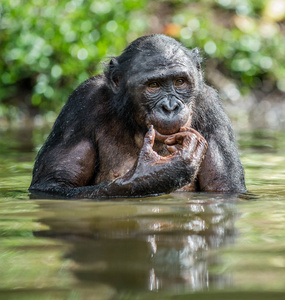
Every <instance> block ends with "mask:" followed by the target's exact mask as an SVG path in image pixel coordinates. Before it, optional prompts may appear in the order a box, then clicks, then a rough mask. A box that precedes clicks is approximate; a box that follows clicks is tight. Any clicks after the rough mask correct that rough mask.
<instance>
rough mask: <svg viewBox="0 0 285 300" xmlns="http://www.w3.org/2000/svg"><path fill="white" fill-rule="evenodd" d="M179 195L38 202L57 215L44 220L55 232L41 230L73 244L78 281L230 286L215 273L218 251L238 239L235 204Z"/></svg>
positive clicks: (121, 286)
mask: <svg viewBox="0 0 285 300" xmlns="http://www.w3.org/2000/svg"><path fill="white" fill-rule="evenodd" d="M186 195H187V194H185V196H184V197H186ZM181 197H182V196H181V195H180V196H173V195H172V196H168V197H159V198H157V199H156V200H153V199H150V200H143V201H139V200H135V201H134V202H132V201H120V202H101V203H94V202H76V201H74V202H69V201H51V200H49V201H41V200H39V201H38V204H39V206H40V208H41V209H43V210H45V211H50V212H52V214H51V215H52V217H46V218H45V219H42V220H40V221H41V222H42V223H44V224H47V225H48V226H49V228H50V229H49V230H48V231H41V232H36V235H40V236H50V237H53V238H60V239H64V240H66V241H68V243H70V244H71V245H72V247H71V249H72V250H70V251H69V253H66V257H67V258H69V259H71V261H72V262H73V263H72V264H71V266H72V267H71V269H72V272H73V273H74V274H75V276H76V278H77V279H78V281H79V282H78V283H79V284H80V286H82V285H85V286H86V287H88V286H94V284H96V283H103V284H107V285H109V286H110V287H112V288H116V289H117V290H126V289H128V290H130V289H133V290H136V289H139V290H144V291H155V290H174V289H175V290H176V291H178V290H182V289H183V290H195V291H197V290H204V289H208V288H210V287H214V288H223V287H229V286H230V285H231V277H230V274H226V273H225V272H222V274H219V273H218V272H213V271H211V270H213V269H217V268H219V267H221V265H222V262H221V258H220V256H219V255H220V254H219V253H218V251H215V249H217V248H220V247H221V246H225V245H228V244H231V243H233V242H234V239H235V236H236V230H235V227H234V224H235V220H236V219H237V217H238V213H237V211H236V206H235V203H233V202H226V201H223V199H222V198H221V196H213V197H214V198H213V201H209V199H211V198H210V197H209V196H207V200H203V198H202V197H203V195H200V196H196V198H198V199H195V200H194V201H193V200H191V201H189V200H188V199H187V198H186V199H185V200H183V199H181ZM188 197H189V194H188ZM199 197H200V198H199ZM191 199H193V197H192V198H191ZM199 199H200V200H199ZM227 200H228V199H227ZM154 201H155V202H154Z"/></svg>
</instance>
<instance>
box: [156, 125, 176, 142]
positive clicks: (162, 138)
mask: <svg viewBox="0 0 285 300" xmlns="http://www.w3.org/2000/svg"><path fill="white" fill-rule="evenodd" d="M154 130H155V140H157V141H160V142H163V143H164V141H165V140H166V139H167V138H168V137H169V136H170V135H172V134H175V133H177V132H179V131H180V128H179V130H178V131H176V132H173V133H170V134H161V133H160V132H158V131H157V130H156V129H154Z"/></svg>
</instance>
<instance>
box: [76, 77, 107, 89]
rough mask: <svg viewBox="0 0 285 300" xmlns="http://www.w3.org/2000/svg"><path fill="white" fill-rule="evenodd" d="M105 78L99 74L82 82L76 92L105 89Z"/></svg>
mask: <svg viewBox="0 0 285 300" xmlns="http://www.w3.org/2000/svg"><path fill="white" fill-rule="evenodd" d="M106 87H107V85H106V77H105V76H104V75H103V74H99V75H96V76H93V77H90V78H88V79H87V80H85V81H84V82H82V83H81V84H80V85H79V86H78V87H77V89H76V90H75V92H76V91H79V90H80V91H82V90H89V89H96V90H98V89H100V88H106Z"/></svg>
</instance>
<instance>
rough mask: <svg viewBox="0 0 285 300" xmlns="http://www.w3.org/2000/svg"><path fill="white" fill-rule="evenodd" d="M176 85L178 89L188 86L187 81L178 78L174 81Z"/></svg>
mask: <svg viewBox="0 0 285 300" xmlns="http://www.w3.org/2000/svg"><path fill="white" fill-rule="evenodd" d="M174 85H175V86H176V87H184V86H185V85H186V81H185V79H184V78H178V79H176V80H175V81H174Z"/></svg>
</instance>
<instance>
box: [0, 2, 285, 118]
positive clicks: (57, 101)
mask: <svg viewBox="0 0 285 300" xmlns="http://www.w3.org/2000/svg"><path fill="white" fill-rule="evenodd" d="M0 16H1V19H0V45H1V48H0V118H1V116H2V118H3V117H4V116H6V117H7V116H8V117H9V118H10V119H11V120H13V119H15V118H16V116H17V117H18V116H19V112H20V113H22V114H24V115H29V116H31V117H34V116H36V115H39V114H42V115H45V116H49V114H50V112H54V111H56V113H57V112H58V111H59V109H60V108H61V107H62V105H63V103H65V101H66V99H67V97H68V95H69V94H70V93H71V91H72V90H73V89H74V88H75V87H76V86H77V85H78V84H79V83H81V82H82V81H84V80H85V79H87V78H88V77H90V76H92V75H93V74H96V73H98V72H101V71H102V68H103V64H102V62H106V61H108V59H109V57H110V56H113V55H119V54H120V52H121V51H122V50H123V49H124V47H125V46H126V45H127V44H128V43H129V42H131V41H132V40H134V39H135V38H137V37H138V36H140V35H143V34H149V33H165V34H167V35H170V36H172V37H175V38H177V39H179V40H181V42H182V43H183V44H184V45H185V46H187V47H190V48H193V47H199V48H201V50H202V52H203V53H204V55H205V56H206V58H207V65H209V66H210V68H212V69H214V70H219V72H220V73H221V74H223V76H224V77H226V78H231V80H233V81H234V82H235V84H236V86H237V89H235V90H232V89H231V90H230V91H229V94H230V97H232V98H233V100H235V99H234V98H235V97H238V96H239V95H240V93H241V94H246V93H249V92H251V91H252V90H254V89H257V90H262V91H263V92H264V93H270V92H272V91H276V90H277V91H279V92H280V93H283V92H285V55H284V49H285V36H284V34H285V22H284V20H285V0H260V1H255V0H216V1H209V0H200V1H189V0H164V1H163V0H159V1H152V0H122V1H118V0H100V1H97V0H62V1H59V0H50V1H48V2H46V1H43V0H33V1H25V0H2V1H1V4H0ZM214 77H215V76H214ZM213 83H214V84H215V81H214V80H213ZM51 117H52V118H53V117H54V114H51Z"/></svg>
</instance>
